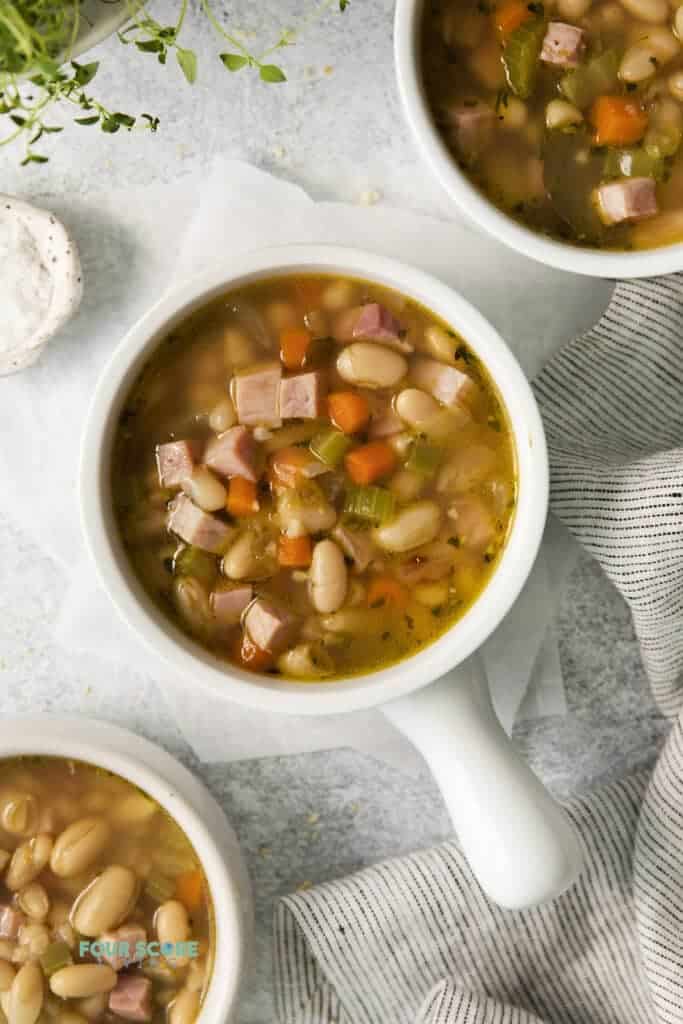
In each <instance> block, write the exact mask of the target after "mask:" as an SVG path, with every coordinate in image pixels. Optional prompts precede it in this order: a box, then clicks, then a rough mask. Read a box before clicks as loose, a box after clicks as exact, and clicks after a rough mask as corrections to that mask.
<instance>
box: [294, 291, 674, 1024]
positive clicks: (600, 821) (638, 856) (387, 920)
mask: <svg viewBox="0 0 683 1024" xmlns="http://www.w3.org/2000/svg"><path fill="white" fill-rule="evenodd" d="M682 356H683V276H682V275H674V276H672V277H668V278H664V279H656V280H650V281H645V282H637V283H620V284H618V285H617V287H616V288H615V291H614V295H613V298H612V301H611V303H610V306H609V308H608V310H607V311H606V313H605V314H604V316H603V317H602V319H601V320H600V322H599V323H598V324H597V325H596V326H595V327H594V328H593V329H592V330H590V331H588V332H587V333H586V334H585V335H584V336H582V337H580V338H577V339H575V340H574V341H573V342H571V343H570V344H569V345H567V346H566V348H565V349H563V350H562V352H560V353H559V355H557V356H556V357H555V358H554V359H553V360H552V361H551V363H550V364H549V365H548V366H547V367H546V368H545V369H544V371H543V373H542V374H541V376H540V378H539V379H538V381H537V382H536V394H537V397H538V400H539V403H540V405H541V409H542V412H543V416H544V420H545V424H546V429H547V434H548V442H549V447H550V455H551V465H552V491H551V504H552V507H553V510H554V512H555V513H556V514H557V515H558V516H559V517H560V519H562V520H563V521H564V522H565V523H566V525H567V526H568V527H569V529H570V530H572V532H573V533H574V534H575V535H576V536H577V537H578V538H579V540H580V541H581V542H582V543H583V544H584V545H585V547H586V548H587V549H588V550H589V551H591V552H592V554H593V555H594V556H595V557H596V558H597V559H598V560H599V561H600V563H601V564H602V566H603V568H604V570H605V572H606V573H607V574H608V575H609V577H610V578H611V579H612V581H613V582H614V583H615V585H616V586H617V587H618V588H619V589H620V591H621V592H622V594H623V595H624V597H625V598H626V600H627V601H628V603H629V605H630V607H631V610H632V612H633V619H634V623H635V628H636V631H637V634H638V637H639V639H640V642H641V646H642V651H643V659H644V662H645V665H646V668H647V670H648V672H649V674H650V677H651V680H652V685H653V690H654V693H655V696H656V698H657V700H658V702H659V705H660V707H661V708H662V710H663V712H664V713H665V714H667V715H668V716H670V717H671V718H672V719H673V718H675V717H676V716H677V715H678V714H679V713H680V712H681V707H682V706H683V693H682V690H681V671H682V669H683V401H682V400H681V399H682V396H683V358H682ZM568 811H569V814H570V816H571V818H572V820H573V821H574V824H575V825H576V828H577V830H578V832H579V834H580V836H581V838H582V841H583V845H584V847H585V854H586V869H585V871H584V874H583V876H582V878H581V879H580V881H579V882H578V883H577V885H576V886H575V887H574V888H573V889H572V890H570V891H569V892H568V893H566V894H565V895H563V896H562V897H560V898H559V899H557V900H556V901H555V902H554V903H553V904H551V905H549V906H547V907H541V908H536V909H534V910H529V911H523V912H511V911H504V910H501V909H500V908H498V907H494V906H493V905H492V904H491V903H489V902H488V900H487V899H486V897H485V896H484V895H483V893H482V892H481V890H480V888H479V886H478V884H477V882H476V881H475V879H474V878H473V876H472V874H471V872H470V870H469V867H468V865H467V863H466V862H465V860H464V858H463V856H462V854H461V853H460V851H459V849H458V848H457V846H456V844H454V843H447V844H445V845H443V846H439V847H437V848H435V849H432V850H426V851H423V852H420V853H416V854H414V855H413V856H410V857H405V858H402V859H401V860H395V861H389V862H387V863H383V864H379V865H377V866H375V867H373V868H369V869H367V870H366V871H363V872H361V873H360V874H358V875H355V876H352V877H350V878H346V879H343V880H341V881H338V882H334V883H330V884H327V885H322V886H319V887H318V888H316V889H312V890H310V891H308V892H303V893H298V894H296V895H294V896H290V897H288V898H287V899H285V900H283V901H282V902H281V903H280V905H279V906H278V908H277V911H276V915H275V969H276V978H277V1013H278V1017H279V1020H280V1022H281V1024H682V1022H683V725H682V723H681V720H680V719H679V720H678V721H676V722H675V724H674V727H673V729H672V732H671V735H670V737H669V739H668V741H667V744H666V746H665V748H664V751H663V753H662V755H661V756H660V759H659V761H658V763H657V765H656V767H655V771H654V773H653V775H652V777H651V778H650V779H649V780H648V779H647V778H646V777H645V776H644V775H639V776H637V777H634V778H632V779H628V780H625V781H623V782H621V783H619V784H617V785H614V786H610V787H608V788H605V789H602V790H599V791H596V792H594V793H592V794H591V795H590V796H588V797H587V798H585V799H582V800H576V801H574V802H572V803H571V804H570V805H569V806H568Z"/></svg>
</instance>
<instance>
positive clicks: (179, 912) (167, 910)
mask: <svg viewBox="0 0 683 1024" xmlns="http://www.w3.org/2000/svg"><path fill="white" fill-rule="evenodd" d="M154 927H155V928H156V933H157V936H158V938H159V942H160V943H161V945H162V946H163V945H164V944H165V943H169V944H170V945H176V944H177V943H180V942H187V941H188V940H189V938H190V934H191V933H190V920H189V918H188V916H187V910H186V909H185V907H184V906H183V904H182V903H181V902H180V900H167V901H166V902H165V903H162V904H161V906H160V907H159V909H158V910H157V912H156V914H155V915H154ZM164 959H166V960H168V962H169V963H170V964H171V965H172V966H173V967H186V966H187V964H188V963H189V957H187V956H173V955H171V956H166V955H164Z"/></svg>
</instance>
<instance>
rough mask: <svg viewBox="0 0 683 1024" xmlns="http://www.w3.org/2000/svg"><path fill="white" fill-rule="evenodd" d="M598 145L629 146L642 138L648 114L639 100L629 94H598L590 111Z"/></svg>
mask: <svg viewBox="0 0 683 1024" xmlns="http://www.w3.org/2000/svg"><path fill="white" fill-rule="evenodd" d="M590 120H591V124H592V125H593V127H594V128H595V143H596V145H598V146H628V145H630V143H632V142H638V141H639V140H640V139H642V137H643V135H644V134H645V131H646V129H647V122H648V116H647V113H646V112H645V111H644V110H643V108H642V107H641V105H640V103H639V102H638V100H635V99H630V98H629V97H628V96H598V98H597V100H596V101H595V103H594V104H593V106H592V108H591V112H590Z"/></svg>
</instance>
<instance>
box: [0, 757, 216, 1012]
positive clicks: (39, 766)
mask: <svg viewBox="0 0 683 1024" xmlns="http://www.w3.org/2000/svg"><path fill="white" fill-rule="evenodd" d="M212 935H213V923H212V910H211V901H210V896H209V891H208V886H207V883H206V878H205V876H204V873H203V871H202V867H201V864H200V863H199V860H198V858H197V855H196V853H195V851H194V849H193V847H192V845H191V843H190V842H189V840H188V839H187V837H186V836H185V834H184V832H183V831H182V830H181V829H180V827H179V826H178V825H177V824H176V822H175V821H173V820H172V819H171V818H170V817H169V816H168V814H167V813H166V812H165V811H164V810H163V808H161V807H160V806H159V804H157V803H156V802H155V801H154V800H152V799H151V798H150V797H149V796H147V795H146V794H145V793H143V792H141V791H140V790H139V789H137V788H136V787H135V786H133V785H131V783H129V782H127V781H126V780H124V779H122V778H120V777H118V776H116V775H112V774H110V773H109V772H106V771H104V770H103V769H101V768H96V767H94V766H92V765H89V764H84V763H82V762H79V761H71V760H65V759H62V758H53V757H30V758H29V757H23V758H12V759H7V760H3V761H0V1007H1V1008H2V1011H3V1014H4V1018H6V1019H7V1022H8V1024H25V1022H26V1021H27V1020H34V1021H36V1020H38V1019H39V1018H40V1019H41V1020H42V1019H47V1017H46V1016H45V1015H48V1016H49V1017H50V1018H55V1019H56V1020H57V1021H60V1020H62V1019H63V1020H64V1021H65V1022H66V1021H68V1024H78V1022H83V1021H92V1022H97V1021H106V1022H108V1024H114V1022H116V1021H120V1020H127V1021H138V1022H145V1021H147V1022H153V1024H164V1022H166V1021H168V1024H192V1022H193V1021H194V1020H195V1018H196V1017H197V1015H198V1013H199V1009H200V1006H201V1001H202V998H203V994H204V991H205V989H206V987H207V985H208V982H209V977H210V972H211V968H212V956H213V953H212V950H213V938H212ZM155 944H156V945H155ZM4 1018H3V1019H4Z"/></svg>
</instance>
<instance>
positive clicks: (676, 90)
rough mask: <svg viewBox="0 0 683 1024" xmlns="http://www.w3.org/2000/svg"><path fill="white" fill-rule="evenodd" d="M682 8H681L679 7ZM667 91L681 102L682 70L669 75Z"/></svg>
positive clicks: (682, 87)
mask: <svg viewBox="0 0 683 1024" xmlns="http://www.w3.org/2000/svg"><path fill="white" fill-rule="evenodd" d="M679 9H680V10H683V8H679ZM668 86H669V92H670V93H671V95H672V96H673V97H674V99H676V100H678V102H679V103H683V71H674V72H673V74H671V75H669V80H668Z"/></svg>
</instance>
